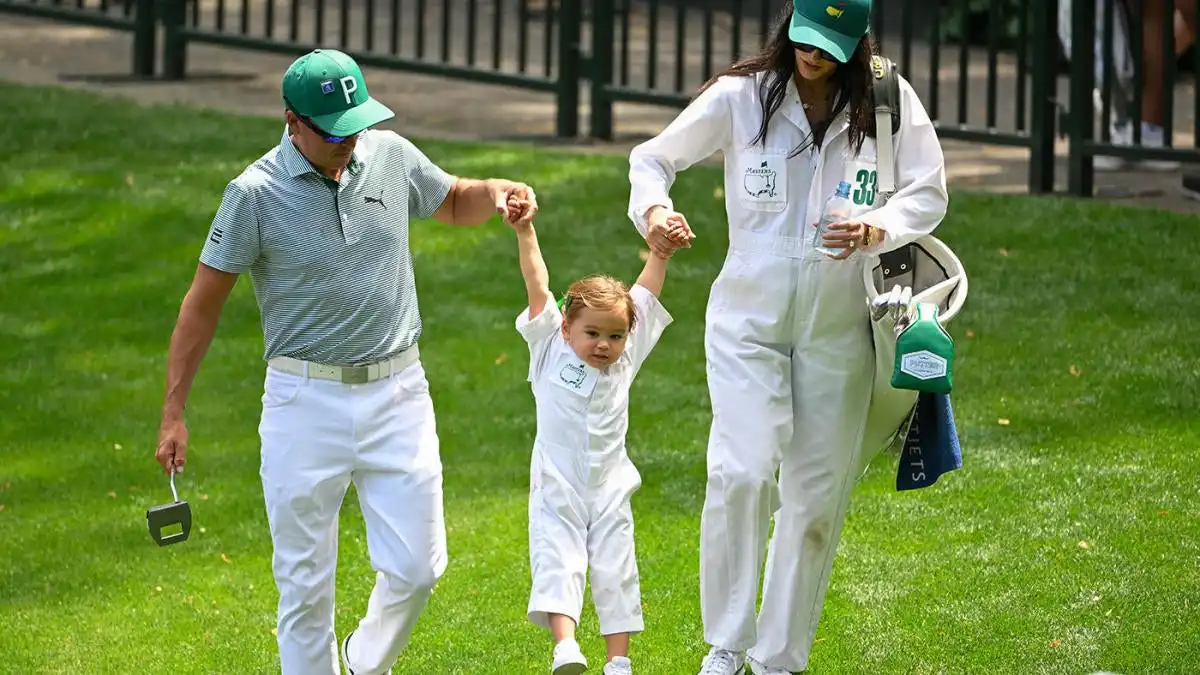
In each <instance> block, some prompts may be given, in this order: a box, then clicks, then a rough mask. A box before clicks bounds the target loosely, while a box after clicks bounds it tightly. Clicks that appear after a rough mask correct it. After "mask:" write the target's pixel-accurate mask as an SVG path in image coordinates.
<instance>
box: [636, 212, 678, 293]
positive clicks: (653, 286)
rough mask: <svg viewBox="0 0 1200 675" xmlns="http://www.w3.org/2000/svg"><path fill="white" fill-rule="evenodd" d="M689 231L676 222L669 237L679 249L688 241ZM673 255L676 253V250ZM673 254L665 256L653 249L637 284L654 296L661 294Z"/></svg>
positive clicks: (668, 234)
mask: <svg viewBox="0 0 1200 675" xmlns="http://www.w3.org/2000/svg"><path fill="white" fill-rule="evenodd" d="M688 233H689V231H688V230H687V229H686V226H683V225H678V224H676V225H673V226H672V227H671V229H670V231H669V232H668V233H667V237H668V238H669V239H670V240H671V241H672V242H673V243H674V244H675V245H676V250H678V247H679V246H683V245H685V244H686V243H687V240H688V238H689V236H688ZM671 255H674V252H672V253H671ZM671 255H668V256H665V257H664V256H662V255H660V254H658V253H655V252H654V251H653V250H651V251H650V257H649V258H647V259H646V266H645V267H643V268H642V274H641V275H640V276H639V277H638V280H637V285H638V286H641V287H643V288H645V289H646V290H648V291H650V292H651V293H653V294H654V297H658V296H659V295H661V294H662V287H663V282H664V281H666V279H667V260H668V259H669V258H670V257H671Z"/></svg>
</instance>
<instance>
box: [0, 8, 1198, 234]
mask: <svg viewBox="0 0 1200 675" xmlns="http://www.w3.org/2000/svg"><path fill="white" fill-rule="evenodd" d="M246 1H247V2H248V3H250V4H249V5H248V8H249V13H248V15H249V16H250V18H251V22H250V30H251V32H252V33H254V34H261V32H262V31H263V30H264V27H265V25H266V22H265V20H264V17H265V14H266V12H265V6H266V5H265V3H264V0H246ZM495 1H496V0H478V1H477V3H476V5H477V7H478V11H479V13H480V16H481V17H483V20H482V21H480V23H479V24H478V28H477V32H476V37H475V41H474V44H475V56H476V58H477V59H478V62H480V63H482V64H484V65H487V66H493V65H495V63H498V64H499V67H498V69H499V70H501V71H505V72H519V71H520V70H521V69H522V63H523V64H524V65H523V67H524V70H525V72H526V73H528V74H530V75H533V76H542V75H543V74H544V73H545V68H546V60H545V58H544V56H543V55H544V53H545V44H546V39H547V32H546V31H545V30H544V24H543V23H541V20H540V19H534V20H533V21H532V22H531V24H530V25H529V27H528V29H527V35H528V38H529V41H530V46H529V47H528V49H527V50H526V55H525V57H524V60H523V61H522V59H521V57H520V55H519V53H518V50H517V48H516V46H515V45H516V38H517V35H518V34H519V30H518V22H517V18H516V14H515V9H509V11H506V12H504V14H505V16H506V20H505V23H504V30H503V31H502V32H501V33H500V49H493V33H492V30H491V28H490V26H491V24H490V23H489V20H488V17H489V16H490V14H489V12H491V11H494V6H493V3H494V2H495ZM428 3H429V5H430V6H436V5H437V4H438V0H428ZM503 3H504V6H505V7H507V8H514V6H515V2H513V0H503ZM224 4H225V16H226V19H225V24H224V28H223V29H224V30H225V31H229V32H236V31H238V30H240V17H241V14H240V10H241V2H240V1H239V2H234V1H232V0H231V1H230V2H227V3H224ZM324 4H325V12H324V20H323V27H322V31H321V32H320V34H323V35H325V36H326V40H327V42H326V44H327V45H329V46H334V47H337V46H349V47H350V48H359V49H361V48H364V47H365V46H366V36H365V35H363V34H362V31H361V30H357V31H356V30H355V27H357V26H361V25H362V22H363V18H364V14H365V13H367V12H368V11H370V12H372V13H373V14H374V15H375V16H376V18H377V21H376V23H377V28H378V29H377V30H376V31H375V33H374V34H373V35H372V36H371V40H372V44H371V48H372V49H373V50H374V51H377V52H385V53H386V52H387V51H388V50H390V46H391V45H390V42H391V34H390V31H389V27H390V25H391V15H390V8H391V6H392V4H391V2H390V1H389V0H374V1H370V0H351V1H348V2H346V3H345V6H346V7H347V8H348V14H347V15H346V16H347V19H348V20H347V21H346V24H347V26H349V27H350V29H351V30H350V31H349V32H348V34H347V38H348V40H347V42H346V44H345V45H343V43H342V39H341V38H342V32H341V24H342V22H341V15H340V13H339V10H340V7H341V6H342V3H340V2H338V1H337V0H334V1H330V2H325V3H324ZM400 6H401V8H402V9H407V10H408V11H410V12H411V8H412V2H411V1H409V0H405V2H403V3H401V4H400ZM216 7H217V2H216V0H201V5H200V10H201V12H200V14H201V16H200V18H201V24H200V25H201V26H204V27H206V28H209V29H214V28H215V25H216V20H215V11H214V10H215V8H216ZM301 8H302V9H301V12H300V13H299V14H298V21H297V28H298V29H299V35H300V39H301V40H302V41H304V40H311V39H312V37H313V36H314V35H316V34H317V32H316V25H315V22H314V21H313V15H314V12H313V11H312V2H311V1H310V0H304V2H303V4H302V5H301ZM289 9H290V5H285V4H284V3H283V2H279V3H278V4H277V5H276V6H275V10H274V21H273V22H272V25H273V30H274V34H275V35H276V37H277V39H280V40H286V39H287V38H288V35H289V32H290V21H291V17H290V12H289V11H288V10H289ZM430 14H431V15H432V16H430V17H429V19H428V20H427V22H426V26H425V28H426V32H425V37H424V41H425V53H426V55H427V57H430V58H438V57H440V55H441V53H442V45H441V37H440V35H441V32H442V30H441V28H442V27H441V13H440V12H437V11H435V12H431V13H430ZM0 17H3V19H2V21H0V60H3V62H4V63H6V64H7V66H6V68H5V69H3V71H0V79H7V80H10V81H15V82H21V83H27V84H56V85H65V86H74V87H82V88H86V89H92V90H98V91H104V92H108V93H110V94H115V95H119V96H124V97H128V98H130V99H132V100H135V101H138V102H142V103H158V102H163V103H176V102H177V103H184V104H187V105H193V106H199V107H206V108H216V109H221V110H226V111H231V112H238V113H245V114H253V115H265V116H275V115H279V114H280V113H281V103H280V100H279V80H280V77H281V76H282V73H283V71H284V70H285V69H286V67H287V65H288V63H290V61H291V59H292V58H293V55H292V54H277V53H268V52H258V51H250V50H245V49H237V48H231V47H220V46H211V45H203V44H194V45H192V46H191V47H190V48H189V51H188V62H189V73H192V74H193V77H190V78H189V79H188V80H187V81H184V82H163V81H151V82H139V81H132V80H130V79H129V77H128V74H129V69H130V59H131V51H130V50H131V45H132V37H131V35H130V34H128V33H123V32H118V31H112V30H108V29H102V28H90V27H83V26H75V25H69V24H64V23H58V22H53V21H46V20H40V19H31V18H25V17H18V16H14V15H9V14H0ZM674 17H675V12H674V10H673V9H670V8H667V9H664V11H663V13H662V15H661V16H660V18H659V22H658V31H657V32H656V33H654V34H653V35H652V34H651V33H650V32H649V31H648V21H647V18H646V17H645V16H643V15H642V14H640V13H638V14H635V15H634V16H633V17H631V20H630V21H629V24H630V33H629V43H628V44H629V47H628V54H629V56H628V61H627V62H626V63H625V65H624V66H623V65H622V62H621V61H620V60H618V63H617V64H616V67H617V73H618V74H619V75H618V76H620V74H621V73H622V72H624V73H627V78H628V79H627V84H628V85H629V86H633V87H645V86H647V84H648V83H649V77H650V73H654V75H655V79H656V81H655V86H657V87H660V88H664V89H668V90H670V89H674V87H675V84H676V81H677V79H676V78H677V76H676V73H677V72H681V73H682V79H681V80H680V81H681V82H682V83H683V89H685V90H689V89H692V88H694V87H695V86H696V85H698V84H699V83H700V82H701V81H702V80H703V78H704V76H705V74H706V73H707V72H711V70H712V68H715V67H717V66H718V65H719V64H721V63H723V62H727V61H728V60H729V58H730V56H731V53H730V52H729V48H728V47H724V52H725V53H721V52H718V53H715V54H713V55H711V59H712V60H711V61H708V60H707V59H706V55H705V54H704V51H703V49H702V48H701V47H700V46H699V45H702V41H701V40H700V39H699V38H700V37H701V36H702V35H703V34H704V32H705V31H706V30H711V31H712V32H713V34H714V35H715V36H716V37H717V38H719V39H721V40H722V41H723V42H724V43H725V44H728V41H729V36H730V34H731V33H732V32H733V31H734V30H735V26H734V25H733V24H732V22H731V20H730V19H729V18H728V16H726V15H717V16H716V17H715V18H714V19H713V20H712V21H711V22H708V25H707V27H706V20H705V17H704V16H703V14H702V13H701V12H693V13H691V14H690V15H689V16H688V19H687V21H686V24H685V26H684V35H685V40H684V44H685V46H688V48H687V49H685V50H684V53H685V55H686V59H685V62H684V63H682V64H676V62H675V59H674V54H675V51H676V50H675V48H674V47H675V37H676V22H675V20H674ZM450 18H451V31H450V34H451V38H452V39H451V40H450V41H449V42H448V43H447V46H448V49H447V51H448V53H449V56H450V60H451V62H455V63H460V64H461V63H466V61H467V57H468V55H467V50H466V47H465V45H466V43H467V42H468V41H467V40H466V38H465V36H466V35H467V32H466V31H467V26H468V22H467V19H466V18H465V16H463V15H462V13H461V12H451V13H450ZM396 24H397V26H399V27H400V31H399V33H398V38H399V39H398V43H399V53H400V54H401V55H408V56H412V55H414V53H415V52H414V49H415V46H416V32H415V25H414V24H415V19H414V18H413V16H412V15H406V14H404V13H403V11H402V12H401V14H400V15H398V20H397V22H396ZM756 31H757V24H756V23H755V22H753V21H748V22H746V23H745V24H743V25H742V26H741V30H740V33H741V36H742V43H743V44H745V45H753V44H755V43H756V40H757V38H756ZM619 38H620V32H618V39H619ZM588 39H590V38H589V37H588V36H586V35H585V43H586V41H587V40H588ZM654 44H657V57H656V62H655V64H654V67H653V68H650V67H649V65H650V64H649V52H650V49H651V47H650V46H651V45H654ZM552 46H553V44H552ZM302 50H303V45H301V46H299V47H297V48H296V52H299V51H302ZM496 56H498V57H499V58H498V60H496V61H495V63H494V62H493V59H494V57H496ZM896 56H897V58H898V54H897V55H896ZM929 56H930V55H929V53H928V49H926V48H925V47H923V46H919V45H918V46H917V47H916V48H915V49H914V52H913V60H912V63H911V70H910V73H911V78H910V79H911V80H912V81H913V83H914V86H915V87H916V88H917V90H918V92H920V93H921V95H922V97H923V99H924V100H925V102H926V105H927V106H929V107H932V101H931V97H930V95H929V89H930V87H929V83H930V80H931V78H930V68H929ZM957 58H958V53H957V49H956V48H954V49H953V51H951V50H950V49H947V50H946V51H944V52H943V53H942V56H941V64H940V65H941V68H940V70H939V71H938V81H939V89H940V91H939V95H938V97H937V99H938V100H937V108H938V110H939V112H940V114H941V117H942V119H946V120H951V121H958V118H959V114H960V109H959V106H958V100H957V99H958V91H959V87H960V83H959V79H958V61H957ZM709 63H712V64H714V65H713V66H711V67H710V66H709V65H708V64H709ZM677 65H678V66H679V67H678V68H677ZM1016 68H1017V66H1016V64H1015V60H1014V59H1013V58H1011V57H1009V56H1001V58H1000V59H999V62H998V64H997V71H996V82H997V93H996V98H997V100H998V101H999V102H1000V103H1001V109H1000V112H999V114H998V116H997V119H996V121H995V123H996V128H997V129H1001V130H1010V129H1013V128H1015V124H1016V111H1015V101H1016V95H1015V91H1016V82H1017V78H1016V72H1017V71H1016ZM365 70H366V74H367V78H368V82H369V83H370V86H371V93H372V95H374V96H376V97H378V98H380V99H381V100H383V101H385V102H387V103H388V104H389V105H390V106H391V107H392V108H393V109H394V110H395V111H396V113H397V115H396V118H395V119H394V120H392V121H391V122H389V123H388V124H387V125H386V126H389V127H390V128H394V129H396V130H397V131H399V132H401V133H404V134H406V135H409V136H414V137H421V136H426V137H439V138H456V139H472V140H476V139H478V140H534V141H538V142H547V141H551V142H555V143H558V144H560V145H563V146H564V147H566V148H570V149H574V150H577V151H586V152H612V153H626V152H628V149H629V148H630V147H631V146H632V145H633V144H634V143H636V142H637V141H638V140H640V139H643V138H645V137H647V136H649V135H651V134H653V133H655V132H656V131H658V130H659V129H661V128H662V127H663V126H664V125H665V124H666V123H667V122H669V121H670V119H671V118H672V117H673V116H674V115H675V114H676V112H677V110H676V109H673V108H670V107H661V106H649V105H639V104H625V103H622V104H618V105H617V106H616V109H615V127H616V130H617V135H618V138H617V139H616V140H615V141H613V142H599V141H590V140H579V141H571V142H560V141H557V140H556V139H554V138H553V132H554V120H555V105H554V96H553V95H552V94H549V93H540V92H532V91H528V90H523V89H515V88H511V87H504V86H497V85H491V84H477V83H471V82H464V81H460V80H454V79H448V78H442V77H433V76H427V75H417V74H411V73H404V72H399V71H395V70H387V69H378V68H367V69H365ZM987 83H988V72H987V59H986V54H982V53H972V54H971V55H970V67H969V69H968V80H967V83H966V85H967V86H968V87H969V89H968V91H969V92H970V93H971V96H970V97H969V100H968V105H967V106H966V108H964V109H962V112H964V113H965V115H966V120H967V121H968V122H970V123H971V124H974V125H982V124H984V123H986V111H987V106H986V102H987ZM1176 91H1177V93H1176V97H1177V102H1176V115H1175V125H1174V126H1175V129H1176V136H1175V144H1176V145H1177V146H1183V147H1191V146H1192V145H1193V144H1194V141H1195V139H1194V138H1193V136H1192V128H1193V118H1192V105H1191V104H1190V101H1191V100H1192V98H1193V97H1194V95H1195V94H1194V92H1193V85H1192V83H1191V82H1190V81H1188V82H1181V83H1180V85H1179V86H1178V87H1177V90H1176ZM1059 92H1060V97H1062V98H1064V99H1065V97H1066V95H1067V84H1066V80H1065V78H1064V79H1062V80H1061V81H1060V83H1059ZM582 98H583V100H584V110H583V111H582V112H581V118H580V119H581V129H582V130H583V131H584V132H585V133H586V131H587V119H588V117H587V108H586V106H587V95H586V87H585V92H584V94H583V97H582ZM945 151H946V155H947V168H948V172H949V176H950V181H951V183H952V185H954V186H958V187H964V188H971V189H978V190H984V191H990V192H1001V193H1023V192H1025V191H1026V185H1027V168H1028V165H1027V156H1028V153H1027V151H1025V150H1023V149H1019V148H1010V147H1003V146H994V145H993V146H988V145H980V144H974V143H965V142H957V141H950V140H947V141H945ZM1057 151H1058V153H1059V155H1060V157H1059V161H1058V164H1059V167H1058V172H1057V177H1058V182H1059V185H1060V188H1064V187H1065V181H1066V167H1065V154H1066V145H1065V143H1063V142H1060V143H1059V144H1058V147H1057ZM1197 168H1198V169H1200V166H1198V167H1197ZM1097 185H1098V186H1099V189H1100V195H1101V196H1102V197H1104V198H1118V199H1120V200H1121V201H1123V202H1127V203H1134V204H1140V205H1146V206H1152V207H1159V208H1167V209H1172V210H1179V211H1188V212H1194V213H1200V202H1195V201H1190V200H1187V199H1185V198H1184V197H1183V196H1182V195H1181V192H1180V190H1179V185H1180V175H1179V172H1173V173H1166V174H1153V173H1147V172H1137V171H1131V172H1123V173H1116V174H1100V173H1098V174H1097Z"/></svg>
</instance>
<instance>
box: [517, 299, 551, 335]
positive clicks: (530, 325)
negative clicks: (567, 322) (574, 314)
mask: <svg viewBox="0 0 1200 675" xmlns="http://www.w3.org/2000/svg"><path fill="white" fill-rule="evenodd" d="M561 325H562V313H561V312H559V311H558V305H557V304H555V303H554V302H550V303H548V304H547V305H546V307H545V308H544V309H542V313H541V314H538V315H537V316H535V317H534V318H532V319H530V318H529V307H526V308H525V309H523V310H521V313H520V314H518V315H517V320H516V327H517V332H518V333H520V334H521V337H523V338H525V341H526V342H528V343H529V344H530V345H533V344H537V343H538V342H541V341H543V340H545V339H546V338H548V337H550V336H552V335H554V333H555V331H557V330H558V329H559V327H560V326H561Z"/></svg>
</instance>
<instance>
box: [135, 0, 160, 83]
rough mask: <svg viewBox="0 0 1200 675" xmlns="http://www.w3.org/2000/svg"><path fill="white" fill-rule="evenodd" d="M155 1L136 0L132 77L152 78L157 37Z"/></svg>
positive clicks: (156, 7) (156, 6)
mask: <svg viewBox="0 0 1200 675" xmlns="http://www.w3.org/2000/svg"><path fill="white" fill-rule="evenodd" d="M157 10H158V5H157V0H137V4H136V5H135V7H134V10H133V21H134V24H133V75H134V77H154V58H155V52H156V51H157V48H156V47H157V46H156V44H155V42H156V40H157V37H158V12H157Z"/></svg>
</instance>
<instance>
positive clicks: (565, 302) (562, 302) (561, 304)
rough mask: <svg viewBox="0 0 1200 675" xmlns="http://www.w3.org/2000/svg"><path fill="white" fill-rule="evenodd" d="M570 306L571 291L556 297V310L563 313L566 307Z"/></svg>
mask: <svg viewBox="0 0 1200 675" xmlns="http://www.w3.org/2000/svg"><path fill="white" fill-rule="evenodd" d="M570 306H571V293H570V292H569V291H568V292H566V293H563V296H562V297H561V298H559V299H558V311H560V312H563V313H565V312H566V311H567V308H568V307H570Z"/></svg>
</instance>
